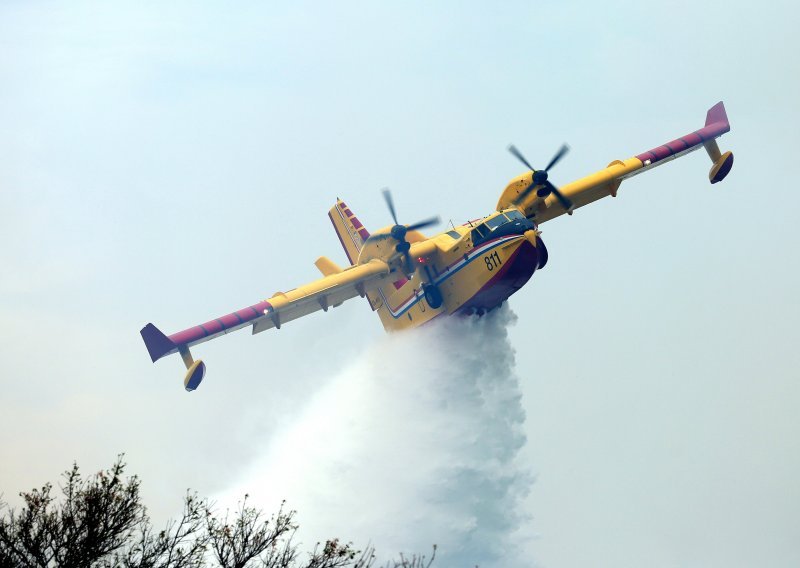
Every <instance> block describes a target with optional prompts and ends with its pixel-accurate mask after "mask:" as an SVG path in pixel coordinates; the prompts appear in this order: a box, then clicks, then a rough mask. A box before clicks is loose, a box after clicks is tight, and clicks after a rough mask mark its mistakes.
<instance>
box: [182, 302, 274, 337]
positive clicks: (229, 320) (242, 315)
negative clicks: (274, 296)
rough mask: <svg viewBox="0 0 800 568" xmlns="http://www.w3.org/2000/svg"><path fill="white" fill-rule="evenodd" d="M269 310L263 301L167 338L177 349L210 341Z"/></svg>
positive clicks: (268, 304)
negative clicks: (205, 340)
mask: <svg viewBox="0 0 800 568" xmlns="http://www.w3.org/2000/svg"><path fill="white" fill-rule="evenodd" d="M271 308H272V305H271V304H270V303H269V302H267V301H266V300H265V301H263V302H259V303H257V304H253V305H252V306H248V307H246V308H242V309H241V310H236V311H235V312H233V313H230V314H227V315H224V316H221V317H219V318H216V319H213V320H211V321H207V322H206V323H203V324H200V325H196V326H194V327H190V328H189V329H184V330H183V331H179V332H178V333H173V334H172V335H170V336H169V340H170V341H171V342H172V343H174V344H175V346H176V347H178V346H182V345H191V344H192V343H196V342H197V341H200V340H203V339H211V338H212V337H216V336H218V335H221V334H223V333H226V332H228V331H231V330H232V329H233V328H236V329H238V328H240V327H244V326H245V325H247V324H248V323H250V322H251V321H253V320H254V319H256V318H258V317H261V316H263V315H264V310H267V309H271Z"/></svg>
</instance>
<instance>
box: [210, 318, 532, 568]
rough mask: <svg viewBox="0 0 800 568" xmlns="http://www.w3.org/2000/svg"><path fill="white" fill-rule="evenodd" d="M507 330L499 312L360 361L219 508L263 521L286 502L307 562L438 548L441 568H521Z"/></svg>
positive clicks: (387, 343) (388, 343) (524, 484)
mask: <svg viewBox="0 0 800 568" xmlns="http://www.w3.org/2000/svg"><path fill="white" fill-rule="evenodd" d="M515 319H516V316H514V314H513V313H512V312H511V311H510V310H509V309H508V308H507V307H503V308H501V309H499V310H495V311H494V312H492V313H490V314H489V315H487V316H485V317H482V318H446V319H443V320H441V321H436V322H433V323H432V324H431V325H428V326H426V327H423V328H421V329H417V330H414V331H409V332H404V333H396V334H392V335H388V336H386V337H385V338H384V339H381V340H380V341H378V342H377V343H376V344H374V345H372V346H368V347H365V351H364V353H363V354H362V356H361V357H360V358H359V359H358V360H357V361H355V362H354V363H353V364H352V365H351V366H350V367H349V368H348V369H346V370H345V371H344V372H342V373H341V374H339V375H338V376H337V377H336V378H335V379H333V380H331V381H329V382H328V383H327V385H326V386H325V387H323V388H322V389H321V390H320V391H319V392H317V393H315V394H314V395H313V398H312V399H311V400H310V402H309V403H308V404H307V406H306V407H305V408H304V409H303V408H301V411H300V413H299V415H298V416H297V419H296V420H295V421H294V422H293V423H292V424H291V425H289V427H288V428H286V430H285V431H283V432H278V433H276V434H275V435H274V437H273V438H272V442H271V444H270V445H269V446H268V448H267V451H266V453H265V456H264V458H263V459H262V460H260V461H259V462H258V463H257V464H256V465H255V467H254V468H253V469H252V471H251V472H250V473H249V475H247V476H246V478H245V479H244V480H243V481H242V482H241V483H240V484H239V488H237V489H235V490H232V491H231V492H230V493H229V494H228V495H230V496H231V497H241V495H243V494H244V493H245V492H247V493H249V494H250V495H251V497H252V498H253V499H254V502H256V503H258V504H259V505H261V506H263V507H264V508H265V509H267V510H275V509H276V508H277V505H278V503H279V502H280V500H282V499H286V501H287V505H288V506H289V507H291V508H293V509H296V510H297V511H298V517H297V520H298V522H299V524H300V531H299V533H298V537H299V540H300V541H302V542H303V543H304V546H305V547H306V548H309V549H310V548H312V547H313V544H314V543H315V542H317V541H323V542H324V540H326V539H330V538H333V537H338V538H341V539H342V540H344V541H352V542H353V543H354V544H355V545H356V546H358V547H363V546H366V545H367V544H368V543H372V544H373V545H374V546H375V548H376V551H377V554H378V557H379V558H381V559H388V558H389V557H395V556H396V555H397V554H398V553H400V552H403V553H405V554H411V553H423V554H426V555H429V554H430V550H431V546H432V545H433V544H437V545H438V552H437V562H436V564H435V565H437V566H443V567H449V566H465V567H468V566H475V565H476V564H480V566H481V567H488V566H506V567H507V566H515V565H527V566H529V565H530V562H529V561H528V562H524V561H522V559H521V558H520V556H519V547H518V544H519V542H518V540H519V539H520V538H522V539H524V540H528V538H529V537H530V534H529V532H528V535H527V537H528V538H526V534H525V533H526V529H529V527H527V526H525V525H526V524H527V523H526V522H525V521H526V517H525V516H524V515H523V514H522V513H521V511H520V508H519V505H520V502H521V501H522V498H523V497H524V496H525V494H526V493H527V491H528V488H529V486H530V483H531V476H530V475H529V474H528V472H527V469H526V468H525V467H524V466H522V465H521V464H520V463H519V458H518V451H519V449H520V448H521V447H522V445H523V444H524V443H525V436H524V434H523V430H522V427H523V423H524V420H525V413H524V411H523V409H522V405H521V395H520V389H519V384H518V379H517V377H516V375H515V374H514V370H513V367H514V351H513V349H512V348H511V345H510V343H509V340H508V336H507V327H508V325H510V324H511V323H513V322H514V321H515ZM222 501H223V502H225V501H228V502H230V499H228V498H223V499H222Z"/></svg>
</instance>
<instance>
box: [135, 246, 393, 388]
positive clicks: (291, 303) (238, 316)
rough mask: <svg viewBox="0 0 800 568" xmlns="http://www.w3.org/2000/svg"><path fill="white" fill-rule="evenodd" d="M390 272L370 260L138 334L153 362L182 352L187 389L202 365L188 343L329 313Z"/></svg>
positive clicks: (144, 328) (375, 284)
mask: <svg viewBox="0 0 800 568" xmlns="http://www.w3.org/2000/svg"><path fill="white" fill-rule="evenodd" d="M389 272H390V268H389V265H388V264H386V263H385V262H383V261H382V260H378V259H373V260H371V261H369V262H367V263H364V264H359V265H356V266H352V267H349V268H346V269H344V270H341V271H338V272H335V273H331V274H328V275H327V276H324V277H323V278H320V279H319V280H315V281H313V282H310V283H309V284H305V285H303V286H300V287H298V288H295V289H294V290H290V291H289V292H278V293H276V294H274V295H273V296H272V297H271V298H268V299H266V300H263V301H261V302H258V303H256V304H253V305H251V306H248V307H246V308H242V309H240V310H236V311H235V312H231V313H230V314H227V315H224V316H220V317H218V318H214V319H212V320H209V321H207V322H205V323H202V324H200V325H196V326H194V327H190V328H188V329H184V330H183V331H179V332H177V333H173V334H172V335H165V334H164V333H162V332H161V330H159V329H158V328H157V327H156V326H154V325H153V324H152V323H148V324H147V325H146V326H144V327H143V328H142V329H141V331H140V333H141V335H142V339H143V340H144V343H145V346H146V347H147V352H148V353H149V354H150V358H151V359H152V361H153V362H154V363H155V362H156V361H158V360H159V359H161V358H162V357H166V356H167V355H171V354H173V353H180V354H181V356H182V358H183V361H184V363H185V364H186V367H187V369H188V370H189V372H188V373H187V376H186V386H187V390H193V388H191V389H190V388H189V386H190V384H191V382H192V377H190V375H193V374H194V375H195V379H196V383H195V385H194V386H196V384H199V382H200V380H202V375H203V374H204V372H205V366H204V365H203V364H202V362H201V361H199V360H198V361H197V362H195V361H193V359H192V357H191V354H190V353H189V348H190V347H193V346H194V345H197V344H199V343H203V342H205V341H209V340H211V339H215V338H217V337H220V336H221V335H225V334H227V333H230V332H232V331H236V330H238V329H242V328H243V327H246V326H252V327H253V333H259V332H261V331H265V330H267V329H270V328H273V327H275V328H280V327H281V325H283V324H284V323H286V322H289V321H292V320H295V319H298V318H300V317H303V316H306V315H308V314H311V313H314V312H316V311H319V310H323V311H328V308H329V307H336V306H338V305H340V304H341V303H342V302H345V301H347V300H349V299H351V298H355V297H356V296H361V297H364V296H365V295H366V293H367V292H369V291H372V290H374V289H376V288H378V287H380V285H381V284H383V282H384V280H386V279H387V278H388V277H389ZM198 365H199V366H198ZM197 376H199V379H197Z"/></svg>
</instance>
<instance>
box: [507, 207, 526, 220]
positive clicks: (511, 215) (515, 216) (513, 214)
mask: <svg viewBox="0 0 800 568" xmlns="http://www.w3.org/2000/svg"><path fill="white" fill-rule="evenodd" d="M506 217H508V218H509V219H511V220H512V221H515V220H517V219H525V215H523V214H522V213H520V212H519V210H517V209H514V210H513V211H506Z"/></svg>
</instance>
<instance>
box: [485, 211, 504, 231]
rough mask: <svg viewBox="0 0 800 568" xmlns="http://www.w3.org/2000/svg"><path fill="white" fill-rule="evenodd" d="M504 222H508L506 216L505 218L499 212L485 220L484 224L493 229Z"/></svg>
mask: <svg viewBox="0 0 800 568" xmlns="http://www.w3.org/2000/svg"><path fill="white" fill-rule="evenodd" d="M506 223H508V218H506V216H505V215H503V214H502V213H501V214H500V215H498V216H497V217H492V218H491V219H489V220H488V221H486V226H487V227H489V228H490V229H492V230H494V229H496V228H497V227H499V226H500V225H505V224H506Z"/></svg>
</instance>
